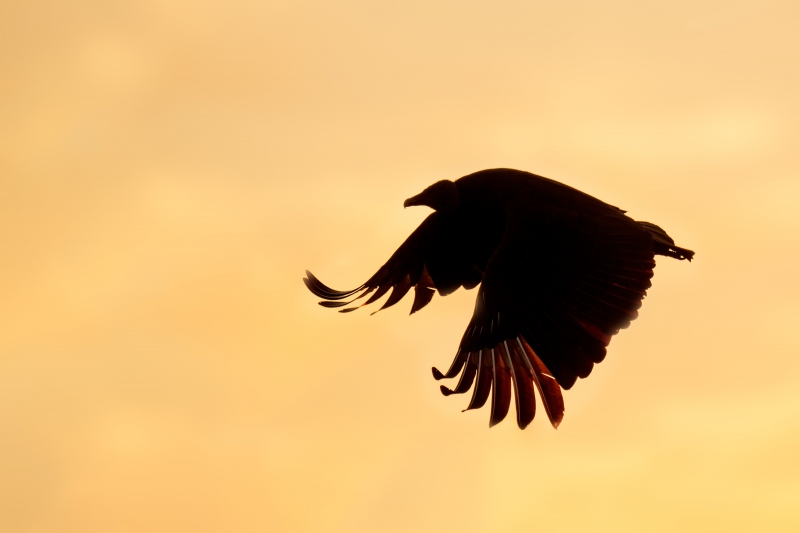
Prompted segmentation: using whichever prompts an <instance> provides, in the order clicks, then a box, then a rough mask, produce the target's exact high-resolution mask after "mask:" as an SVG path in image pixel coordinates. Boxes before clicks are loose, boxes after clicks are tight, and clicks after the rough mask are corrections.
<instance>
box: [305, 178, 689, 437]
mask: <svg viewBox="0 0 800 533" xmlns="http://www.w3.org/2000/svg"><path fill="white" fill-rule="evenodd" d="M403 205H404V206H405V207H409V206H415V205H425V206H428V207H431V208H433V209H434V212H433V213H432V214H431V215H429V216H428V218H426V219H425V220H424V221H423V222H422V224H420V226H419V227H418V228H417V229H416V230H415V231H414V232H413V233H412V234H411V235H410V236H409V237H408V239H406V241H405V242H404V243H403V244H402V245H401V246H400V248H398V249H397V251H396V252H395V253H394V254H393V255H392V257H390V258H389V260H388V261H387V262H386V264H384V265H383V266H382V267H381V268H380V269H379V270H378V271H377V272H376V273H375V274H374V275H373V276H372V277H371V278H369V279H368V280H367V282H366V283H364V284H363V285H361V286H359V287H357V288H355V289H353V290H350V291H336V290H333V289H331V288H329V287H327V286H326V285H324V284H323V283H322V282H320V281H319V280H318V279H317V278H316V277H314V275H312V274H311V273H310V272H308V271H306V275H307V277H306V278H304V279H303V281H304V282H305V284H306V286H307V287H308V289H309V290H310V291H311V292H312V293H314V294H315V295H316V296H318V297H320V298H323V299H324V301H322V302H320V305H322V306H324V307H333V308H336V307H344V309H341V310H340V312H342V313H346V312H350V311H354V310H355V309H358V308H359V307H361V306H363V305H367V304H370V303H373V302H375V301H377V300H378V299H379V298H381V296H383V295H385V294H386V293H387V292H389V290H390V289H391V293H390V294H389V297H388V299H387V300H386V302H385V303H384V304H383V306H382V307H381V308H380V309H385V308H387V307H391V306H392V305H394V304H396V303H397V302H399V301H400V300H401V299H402V298H403V297H404V296H405V295H406V294H407V293H408V292H409V291H410V290H411V288H412V287H413V289H414V303H413V304H412V306H411V312H412V313H414V312H416V311H419V310H420V309H422V308H423V307H425V306H426V305H427V304H428V303H430V301H431V299H432V298H433V295H434V293H435V292H436V291H438V292H439V294H440V295H442V296H446V295H448V294H450V293H452V292H453V291H455V290H456V289H458V288H459V287H464V288H465V289H471V288H474V287H476V286H477V285H480V288H479V289H478V295H477V298H476V302H475V311H474V313H473V315H472V319H471V320H470V322H469V325H468V326H467V330H466V331H465V332H464V336H463V337H462V339H461V343H460V345H459V347H458V351H457V352H456V355H455V358H454V360H453V363H452V365H451V366H450V368H449V369H448V370H447V371H446V372H445V373H442V372H440V371H439V370H438V369H436V368H434V369H433V376H434V378H435V379H437V380H441V379H444V378H455V377H456V376H458V375H459V374H460V378H459V380H458V382H457V384H456V385H455V387H454V388H452V389H451V388H448V387H446V386H444V385H442V386H441V390H442V393H443V394H444V395H445V396H449V395H450V394H462V393H465V392H467V391H469V390H470V389H472V398H471V400H470V402H469V405H468V406H467V409H477V408H479V407H482V406H483V405H484V404H485V403H486V402H487V401H488V400H489V396H491V415H490V421H489V424H490V426H493V425H495V424H497V423H498V422H500V421H501V420H503V419H504V418H505V417H506V415H507V414H508V410H509V407H510V403H511V389H512V386H513V389H514V397H515V399H516V402H515V403H516V412H517V424H518V425H519V427H520V428H522V429H524V428H525V427H526V426H527V425H528V424H529V423H530V422H531V421H532V420H533V418H534V415H535V413H536V395H535V392H534V389H536V390H538V391H539V395H540V397H541V399H542V404H543V406H544V409H545V413H546V414H547V417H548V418H549V419H550V422H551V423H552V424H553V426H554V427H558V425H559V423H560V422H561V420H562V418H563V416H564V401H563V399H562V396H561V389H562V388H564V389H569V388H570V387H572V385H573V384H574V383H575V380H576V379H577V378H579V377H580V378H585V377H586V376H588V375H589V373H590V372H591V371H592V367H593V366H594V364H596V363H599V362H601V361H602V360H603V358H604V357H605V355H606V346H608V344H609V342H610V341H611V337H612V335H615V334H617V333H618V332H619V330H620V329H622V328H626V327H628V325H629V324H630V323H631V321H632V320H634V319H635V318H636V317H637V314H638V313H637V310H638V309H639V307H640V306H641V303H642V299H643V298H644V296H645V294H646V292H645V291H646V290H647V289H648V288H649V287H650V278H652V277H653V267H654V266H655V261H654V259H653V257H654V255H664V256H668V257H673V258H675V259H680V260H683V259H688V260H689V261H691V260H692V257H693V256H694V252H692V251H691V250H687V249H685V248H680V247H678V246H675V242H674V241H673V240H672V239H671V238H670V237H669V235H667V234H666V232H665V231H664V230H662V229H661V228H659V227H658V226H656V225H655V224H651V223H649V222H637V221H634V220H633V219H631V218H629V217H628V216H626V215H625V211H622V210H621V209H618V208H616V207H614V206H612V205H609V204H606V203H604V202H601V201H600V200H598V199H596V198H594V197H592V196H589V195H588V194H585V193H582V192H580V191H578V190H576V189H573V188H572V187H568V186H567V185H563V184H561V183H558V182H556V181H553V180H550V179H547V178H543V177H541V176H537V175H535V174H530V173H528V172H522V171H519V170H511V169H492V170H483V171H480V172H476V173H474V174H470V175H468V176H464V177H463V178H461V179H458V180H456V181H454V182H453V181H448V180H444V181H439V182H437V183H434V184H433V185H431V186H430V187H428V188H427V189H425V190H424V191H422V192H421V193H420V194H418V195H416V196H413V197H411V198H409V199H408V200H406V201H405V203H404V204H403ZM367 296H369V298H367V299H366V300H365V301H364V302H363V303H361V302H360V301H359V300H361V299H363V298H365V297H367ZM345 306H350V307H345Z"/></svg>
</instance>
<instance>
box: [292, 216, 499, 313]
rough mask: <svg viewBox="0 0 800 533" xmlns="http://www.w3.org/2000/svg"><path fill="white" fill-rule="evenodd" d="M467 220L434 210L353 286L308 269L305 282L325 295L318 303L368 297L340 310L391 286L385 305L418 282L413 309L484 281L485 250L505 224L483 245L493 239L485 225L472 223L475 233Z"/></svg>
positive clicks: (371, 298)
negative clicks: (342, 287) (342, 286)
mask: <svg viewBox="0 0 800 533" xmlns="http://www.w3.org/2000/svg"><path fill="white" fill-rule="evenodd" d="M463 222H464V221H463V220H460V219H459V218H458V217H453V216H445V215H442V214H441V213H439V212H434V213H431V214H430V215H429V216H428V217H427V218H426V219H425V220H424V221H423V222H422V224H420V225H419V227H418V228H417V229H416V230H414V232H413V233H412V234H411V235H410V236H409V237H408V238H407V239H406V240H405V242H404V243H403V244H402V245H401V246H400V247H399V248H398V249H397V251H396V252H395V253H394V254H392V256H391V257H390V258H389V260H388V261H387V262H386V263H385V264H384V265H383V266H382V267H381V268H380V269H379V270H378V271H377V272H376V273H375V274H374V275H373V276H372V277H371V278H369V279H368V280H367V281H366V282H365V283H364V284H362V285H361V286H359V287H357V288H355V289H353V290H350V291H337V290H334V289H331V288H330V287H328V286H326V285H325V284H323V283H322V282H321V281H320V280H319V279H317V278H316V277H315V276H314V275H313V274H312V273H311V272H308V271H306V277H305V278H303V281H304V282H305V284H306V287H308V289H309V290H310V291H311V292H312V293H314V294H315V295H316V296H318V297H320V298H322V299H323V301H321V302H319V303H320V305H322V306H323V307H332V308H337V307H345V306H346V305H349V304H353V303H355V302H356V300H359V299H362V298H364V297H366V296H369V298H368V299H367V300H366V301H364V302H363V303H362V304H360V305H358V304H356V305H353V306H351V307H345V308H344V309H341V310H340V312H341V313H347V312H350V311H355V310H356V309H358V308H359V307H362V306H364V305H368V304H371V303H373V302H375V301H377V300H378V299H379V298H381V297H382V296H383V295H385V294H386V293H387V292H389V290H390V289H391V291H392V292H391V293H390V294H389V298H388V299H387V300H386V302H385V303H384V304H383V306H382V307H381V308H380V309H378V311H380V310H381V309H386V308H388V307H391V306H393V305H394V304H396V303H397V302H399V301H400V300H401V299H402V298H403V297H404V296H405V295H406V294H407V293H408V292H409V290H411V288H412V287H414V303H413V305H412V307H411V313H415V312H416V311H419V310H420V309H422V308H423V307H425V306H426V305H428V303H430V301H431V299H433V295H434V293H435V292H436V291H437V290H438V291H439V294H441V295H442V296H444V295H447V294H450V293H451V292H453V291H455V290H456V289H458V288H459V287H462V286H463V287H465V288H468V289H470V288H473V287H475V286H476V285H478V284H479V283H480V282H481V279H482V278H483V269H485V268H486V262H487V261H488V257H489V256H490V252H483V253H482V252H481V250H494V249H495V248H496V242H499V239H500V236H501V235H502V228H500V229H499V230H498V231H495V233H497V236H496V238H495V241H496V242H495V243H494V244H491V245H489V244H484V245H482V246H481V245H480V244H481V243H482V242H483V241H485V240H487V239H491V235H488V234H487V233H486V228H485V227H483V228H480V227H478V226H477V225H475V224H473V226H474V227H476V228H478V229H476V232H474V233H471V232H470V231H469V226H468V227H467V228H466V229H465V226H464V223H463ZM476 241H477V242H478V246H476V245H475V244H476ZM375 312H377V311H375Z"/></svg>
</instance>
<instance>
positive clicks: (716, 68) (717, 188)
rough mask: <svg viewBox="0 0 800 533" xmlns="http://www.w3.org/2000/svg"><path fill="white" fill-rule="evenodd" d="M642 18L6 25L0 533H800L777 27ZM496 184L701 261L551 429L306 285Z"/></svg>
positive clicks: (574, 12)
mask: <svg viewBox="0 0 800 533" xmlns="http://www.w3.org/2000/svg"><path fill="white" fill-rule="evenodd" d="M643 4H645V3H643V2H636V1H604V2H596V3H587V2H558V3H556V2H549V3H545V2H503V3H498V2H494V3H491V5H490V4H489V3H478V2H465V1H459V2H435V3H431V2H428V1H425V2H409V1H404V2H374V1H360V2H358V1H352V2H346V1H338V2H230V1H221V0H220V1H216V2H212V1H200V2H198V1H192V2H188V1H187V2H162V1H157V0H153V1H149V2H119V1H116V2H108V1H94V2H36V1H25V2H22V1H16V2H15V1H6V2H3V3H2V4H1V5H0V68H1V69H2V75H0V530H2V531H4V532H50V531H58V532H61V531H64V532H82V533H83V532H144V531H147V532H162V531H163V532H179V531H187V532H204V531H214V532H250V531H253V532H255V531H290V532H291V531H301V532H302V531H342V532H355V531H443V530H454V531H455V530H458V531H464V532H468V531H476V532H480V531H531V530H534V529H536V530H538V531H548V532H550V531H666V532H671V531H748V532H749V531H798V530H800V452H799V451H798V450H800V387H799V386H798V385H800V358H798V355H799V354H798V352H800V340H799V339H798V335H797V330H798V324H800V306H798V301H799V300H800V285H798V281H797V269H798V267H797V261H798V259H800V214H798V213H800V177H799V174H800V150H798V146H800V98H799V97H798V95H800V31H799V30H798V28H800V4H798V3H797V2H796V1H784V2H781V1H775V2H764V1H758V2H756V1H753V2H737V1H733V2H732V1H724V2H722V1H719V2H707V1H706V2H698V1H694V0H693V1H691V2H671V3H669V5H660V4H663V3H658V5H657V3H655V2H650V3H647V5H643ZM501 166H503V167H513V168H520V169H524V170H529V171H532V172H536V173H538V174H542V175H545V176H548V177H552V178H555V179H557V180H559V181H563V182H565V183H568V184H570V185H572V186H575V187H577V188H579V189H582V190H584V191H586V192H588V193H590V194H593V195H596V196H598V197H600V198H601V199H603V200H605V201H607V202H609V203H612V204H614V205H618V206H620V207H622V208H624V209H627V210H628V211H629V212H630V214H631V215H632V216H633V217H634V218H636V219H642V220H648V221H652V222H654V223H657V224H659V225H661V226H663V227H664V228H665V229H666V230H667V231H668V232H669V233H670V234H671V235H672V236H673V237H674V238H675V239H676V241H677V242H678V244H679V245H681V246H685V247H688V248H692V249H694V250H696V251H697V259H696V261H694V262H693V263H691V264H689V263H686V262H677V261H672V260H669V259H667V258H660V259H659V260H658V267H657V269H656V276H655V279H654V286H653V288H652V290H651V291H650V293H649V296H648V298H647V300H646V301H645V304H644V306H643V309H642V314H641V317H640V318H639V319H638V320H637V321H636V322H634V324H633V325H632V327H631V328H630V329H628V330H626V331H624V332H622V333H621V334H620V335H619V336H618V337H616V338H615V340H614V341H613V342H612V344H611V347H610V354H609V357H608V358H607V359H606V361H605V362H604V363H603V364H601V365H599V366H598V367H596V368H595V370H594V372H593V374H592V376H591V377H590V378H589V379H587V380H585V381H580V382H579V383H577V384H576V386H575V387H574V388H573V390H571V391H568V392H567V393H566V396H565V400H566V406H567V411H566V417H565V420H564V423H563V424H562V425H561V427H560V428H559V430H558V431H554V430H553V429H552V428H551V427H550V426H549V424H548V423H547V422H546V420H545V419H543V417H542V413H539V417H537V419H536V420H535V421H534V423H533V424H532V425H531V426H530V427H529V428H528V429H527V430H526V431H524V432H523V431H519V430H518V429H517V428H516V425H515V423H514V420H513V416H512V417H511V418H509V419H508V420H506V421H505V422H504V423H502V424H501V425H500V426H497V427H495V428H493V429H491V430H489V428H488V427H487V426H488V419H489V413H488V410H487V409H485V408H484V409H482V410H480V411H476V412H470V413H464V414H462V413H460V410H461V409H463V408H464V407H465V406H466V403H467V401H468V398H465V397H461V396H455V397H450V398H444V397H442V396H441V395H440V393H439V391H438V385H437V384H436V383H435V382H434V381H433V379H432V378H431V375H430V367H431V366H432V365H437V366H440V367H442V366H447V365H448V364H449V363H450V361H451V357H452V355H453V354H454V351H455V347H456V345H457V342H458V340H459V339H460V337H461V335H462V333H463V330H464V329H465V327H466V324H467V320H468V318H469V316H470V315H471V312H472V307H473V298H474V295H475V291H471V292H466V291H459V292H458V293H456V294H454V295H452V296H450V297H447V298H444V299H442V298H439V297H438V296H437V297H436V298H435V299H434V302H433V303H432V305H430V306H429V307H428V308H426V309H425V310H424V311H423V312H421V313H419V314H415V315H414V316H412V317H408V316H406V315H407V311H408V309H409V308H410V306H411V301H410V298H409V299H407V300H406V301H404V302H402V303H401V304H399V305H398V306H396V307H394V308H392V309H390V310H388V311H384V312H382V313H380V314H378V315H376V316H374V317H370V316H369V314H368V313H367V312H359V313H354V314H351V315H347V316H343V315H339V314H337V313H335V312H333V311H330V310H326V309H323V308H321V307H319V306H318V305H317V304H316V299H315V298H314V297H313V296H312V295H311V294H310V293H308V292H307V290H306V289H305V287H304V286H303V284H302V282H301V277H302V275H303V272H304V270H305V269H306V268H309V269H310V270H312V271H313V272H314V273H316V274H318V275H319V276H320V277H321V278H322V280H323V281H324V282H326V283H328V284H330V285H331V286H333V287H335V288H340V289H347V288H351V287H353V286H356V285H358V284H360V283H361V282H363V281H364V280H365V279H366V278H367V277H368V276H369V275H371V274H372V273H373V272H374V271H375V270H376V269H377V268H378V267H379V266H380V265H381V264H382V263H383V262H384V261H385V260H386V259H387V258H388V257H389V255H390V254H391V253H392V252H393V251H394V249H395V248H396V247H397V246H398V245H399V244H400V243H401V242H402V240H403V239H405V237H406V236H407V235H408V234H409V233H410V232H411V231H412V230H413V228H415V227H416V225H417V224H418V223H419V222H420V221H421V220H422V219H423V218H424V217H425V216H426V215H427V209H425V208H415V209H408V210H403V208H402V202H403V199H405V198H407V197H409V196H411V195H413V194H416V193H418V192H419V191H420V190H422V189H423V188H424V187H425V186H427V185H429V184H430V183H432V182H434V181H437V180H439V179H444V178H451V179H455V178H457V177H459V176H462V175H464V174H468V173H471V172H474V171H476V170H480V169H483V168H491V167H501Z"/></svg>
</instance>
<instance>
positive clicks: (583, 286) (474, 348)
mask: <svg viewBox="0 0 800 533" xmlns="http://www.w3.org/2000/svg"><path fill="white" fill-rule="evenodd" d="M601 211H602V212H597V211H596V212H594V213H591V214H586V213H580V212H574V211H573V212H560V213H556V214H554V213H549V214H545V215H542V216H540V215H538V214H537V213H535V212H533V211H531V212H528V213H526V214H525V216H526V217H527V218H526V219H525V220H524V221H523V222H524V223H520V224H513V223H510V224H509V225H508V228H509V231H507V232H506V234H505V236H504V238H503V241H502V242H501V244H500V245H499V246H498V248H497V251H496V252H495V254H494V255H493V256H492V258H491V259H490V261H489V262H488V266H487V268H486V271H485V275H484V279H483V283H482V284H481V287H480V290H479V291H478V296H477V301H476V304H475V312H474V313H473V316H472V320H471V321H470V324H469V327H468V328H467V330H466V332H465V333H464V336H463V338H462V341H461V344H460V346H459V350H458V352H457V353H456V356H455V359H454V361H453V363H452V365H451V367H450V369H449V370H448V371H447V372H445V373H444V374H443V373H442V372H440V371H438V370H437V369H435V368H434V369H433V375H434V377H435V378H436V379H437V380H438V379H442V378H454V377H456V376H458V375H459V373H460V374H461V377H460V379H459V381H458V384H457V385H456V386H455V388H453V389H450V388H448V387H445V386H442V387H441V389H442V393H443V394H445V395H446V396H447V395H450V394H454V393H464V392H467V391H468V390H469V389H470V388H471V387H472V385H473V383H474V384H475V387H474V390H473V394H472V400H471V401H470V403H469V406H468V407H467V409H477V408H479V407H481V406H483V405H484V404H485V403H486V401H487V400H488V398H489V396H490V395H491V398H492V403H491V418H490V424H491V425H494V424H496V423H498V422H500V421H501V420H503V419H504V418H505V416H506V415H507V413H508V410H509V406H510V399H511V389H512V386H513V388H514V391H515V397H516V408H517V424H518V425H519V427H520V428H524V427H525V426H527V425H528V424H529V423H530V422H531V421H532V420H533V417H534V414H535V408H536V404H535V394H534V387H535V388H537V389H538V390H539V394H540V396H541V398H542V403H543V404H544V407H545V410H546V412H547V416H548V418H549V419H550V421H551V423H552V424H553V426H556V427H557V426H558V424H559V423H560V422H561V420H562V418H563V414H564V402H563V399H562V396H561V387H563V388H565V389H569V388H570V387H571V386H572V385H573V384H574V383H575V380H576V379H577V378H578V377H581V378H583V377H586V376H588V375H589V373H590V372H591V370H592V367H593V365H594V364H595V363H599V362H600V361H602V360H603V358H604V357H605V354H606V346H607V345H608V343H609V342H610V340H611V336H612V335H614V334H616V333H617V332H618V331H619V329H620V328H624V327H627V325H628V324H630V321H631V320H633V319H634V318H636V316H637V311H636V310H637V309H638V308H639V306H640V305H641V300H642V298H643V297H644V295H645V291H646V289H647V288H649V287H650V278H651V277H652V275H653V271H652V269H653V266H654V265H655V263H654V261H653V241H652V239H651V238H650V236H649V234H648V233H647V231H646V230H645V229H644V228H643V227H642V226H641V225H639V224H638V223H637V222H634V221H633V220H631V219H630V218H628V217H627V216H625V215H624V214H622V212H621V211H619V210H617V209H616V208H611V207H610V206H608V209H603V210H601ZM537 217H539V218H537Z"/></svg>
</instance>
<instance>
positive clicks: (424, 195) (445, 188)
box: [403, 180, 459, 212]
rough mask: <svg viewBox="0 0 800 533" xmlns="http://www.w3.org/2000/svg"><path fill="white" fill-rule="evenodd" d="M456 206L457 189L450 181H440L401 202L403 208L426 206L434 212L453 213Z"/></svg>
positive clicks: (457, 198)
mask: <svg viewBox="0 0 800 533" xmlns="http://www.w3.org/2000/svg"><path fill="white" fill-rule="evenodd" d="M458 204H459V194H458V187H457V186H456V184H455V183H453V182H452V181H450V180H442V181H437V182H436V183H434V184H433V185H431V186H430V187H428V188H427V189H425V190H424V191H422V192H421V193H419V194H418V195H416V196H412V197H411V198H409V199H408V200H406V201H405V202H403V207H409V206H412V205H427V206H428V207H430V208H432V209H434V210H435V211H442V212H449V211H455V210H456V208H457V207H458Z"/></svg>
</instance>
